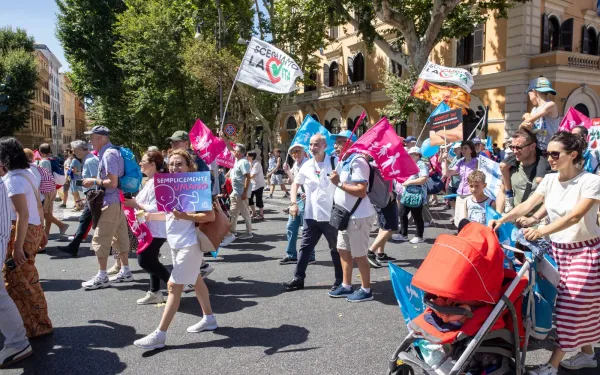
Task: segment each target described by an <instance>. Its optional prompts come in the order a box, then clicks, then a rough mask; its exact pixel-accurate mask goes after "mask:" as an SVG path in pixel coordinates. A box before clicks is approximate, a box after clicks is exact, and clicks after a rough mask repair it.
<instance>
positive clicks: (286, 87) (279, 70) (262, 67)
mask: <svg viewBox="0 0 600 375" xmlns="http://www.w3.org/2000/svg"><path fill="white" fill-rule="evenodd" d="M303 77H304V74H302V70H301V69H300V67H299V66H298V64H296V62H295V61H294V60H293V59H292V58H291V57H289V56H288V55H286V54H285V53H284V52H283V51H281V50H280V49H278V48H275V47H273V46H272V45H270V44H269V43H266V42H263V41H262V40H260V39H256V38H252V40H251V41H250V43H249V44H248V49H247V50H246V54H245V55H244V59H243V60H242V65H241V66H240V69H239V71H238V74H237V80H238V81H240V82H243V83H245V84H247V85H250V86H252V87H255V88H257V89H259V90H264V91H269V92H273V93H276V94H287V93H289V92H292V91H295V90H296V78H303Z"/></svg>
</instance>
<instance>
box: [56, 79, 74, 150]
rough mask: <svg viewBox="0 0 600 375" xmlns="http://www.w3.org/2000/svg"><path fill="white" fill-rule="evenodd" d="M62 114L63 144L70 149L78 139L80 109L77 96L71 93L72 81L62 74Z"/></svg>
mask: <svg viewBox="0 0 600 375" xmlns="http://www.w3.org/2000/svg"><path fill="white" fill-rule="evenodd" d="M59 76H60V107H61V110H60V113H61V121H60V123H61V124H62V143H63V146H64V148H70V147H71V146H70V144H71V142H73V141H74V140H76V139H77V129H76V124H77V118H76V117H75V108H76V107H78V106H79V105H78V103H77V102H78V100H77V96H75V94H74V93H73V92H72V91H71V80H70V79H69V77H67V76H66V75H65V74H64V73H60V74H59Z"/></svg>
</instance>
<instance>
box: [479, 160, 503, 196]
mask: <svg viewBox="0 0 600 375" xmlns="http://www.w3.org/2000/svg"><path fill="white" fill-rule="evenodd" d="M477 165H478V166H479V167H478V169H479V170H480V171H482V172H483V174H484V175H485V183H486V184H487V186H486V188H485V190H484V192H485V195H487V196H488V197H490V198H492V199H493V200H496V197H497V196H498V194H499V193H500V188H501V185H502V173H501V172H500V163H497V162H495V161H493V160H492V159H489V158H486V157H485V156H481V155H480V156H478V161H477Z"/></svg>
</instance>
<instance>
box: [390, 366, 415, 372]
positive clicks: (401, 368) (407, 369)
mask: <svg viewBox="0 0 600 375" xmlns="http://www.w3.org/2000/svg"><path fill="white" fill-rule="evenodd" d="M392 375H415V370H413V368H412V367H411V366H409V365H407V364H402V365H400V366H398V367H396V370H394V372H392Z"/></svg>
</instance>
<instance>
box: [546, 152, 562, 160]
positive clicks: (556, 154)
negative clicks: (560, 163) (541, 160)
mask: <svg viewBox="0 0 600 375" xmlns="http://www.w3.org/2000/svg"><path fill="white" fill-rule="evenodd" d="M543 155H544V157H545V158H548V157H551V158H552V160H558V159H559V158H560V151H544V152H543Z"/></svg>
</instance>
